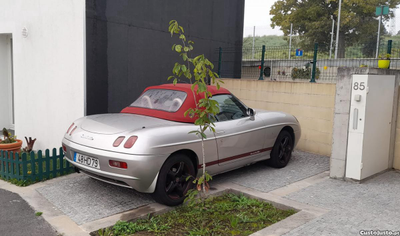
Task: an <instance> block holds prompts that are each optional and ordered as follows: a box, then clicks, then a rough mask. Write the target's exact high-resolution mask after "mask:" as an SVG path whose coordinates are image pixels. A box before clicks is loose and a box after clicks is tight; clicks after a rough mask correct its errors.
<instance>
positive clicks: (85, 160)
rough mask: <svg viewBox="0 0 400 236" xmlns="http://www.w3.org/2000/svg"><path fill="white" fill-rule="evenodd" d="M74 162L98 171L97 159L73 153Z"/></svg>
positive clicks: (98, 163)
mask: <svg viewBox="0 0 400 236" xmlns="http://www.w3.org/2000/svg"><path fill="white" fill-rule="evenodd" d="M74 161H75V162H77V163H79V164H82V165H85V166H90V167H92V168H96V169H100V162H99V159H97V158H94V157H89V156H86V155H82V154H79V153H75V156H74Z"/></svg>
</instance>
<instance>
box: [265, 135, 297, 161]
mask: <svg viewBox="0 0 400 236" xmlns="http://www.w3.org/2000/svg"><path fill="white" fill-rule="evenodd" d="M293 145H294V142H293V138H292V135H290V133H289V132H288V131H286V130H282V131H281V132H280V133H279V135H278V138H276V141H275V144H274V147H273V148H272V151H271V158H270V159H268V160H267V164H268V165H270V166H272V167H275V168H283V167H285V166H286V165H287V164H288V163H289V160H290V157H291V156H292V151H293Z"/></svg>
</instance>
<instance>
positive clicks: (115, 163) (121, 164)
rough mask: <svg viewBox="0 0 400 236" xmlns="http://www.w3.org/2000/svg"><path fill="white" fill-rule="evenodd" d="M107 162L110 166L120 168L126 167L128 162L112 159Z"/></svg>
mask: <svg viewBox="0 0 400 236" xmlns="http://www.w3.org/2000/svg"><path fill="white" fill-rule="evenodd" d="M108 164H109V165H110V166H112V167H116V168H120V169H128V164H127V163H126V162H123V161H113V160H109V161H108Z"/></svg>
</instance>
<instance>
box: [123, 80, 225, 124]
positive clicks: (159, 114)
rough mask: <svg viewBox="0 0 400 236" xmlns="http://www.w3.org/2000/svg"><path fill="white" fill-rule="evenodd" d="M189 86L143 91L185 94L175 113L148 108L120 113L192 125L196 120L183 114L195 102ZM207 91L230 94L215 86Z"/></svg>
mask: <svg viewBox="0 0 400 236" xmlns="http://www.w3.org/2000/svg"><path fill="white" fill-rule="evenodd" d="M191 86H192V85H191V84H176V85H173V84H162V85H157V86H150V87H147V88H146V89H145V90H144V91H143V93H144V92H146V91H147V90H150V89H168V90H177V91H183V92H185V93H186V94H187V97H186V99H185V101H184V102H183V104H182V106H181V107H180V108H179V109H178V110H177V111H176V112H168V111H161V110H155V109H149V108H140V107H126V108H124V109H123V110H122V111H121V113H130V114H138V115H144V116H151V117H156V118H160V119H165V120H171V121H177V122H187V123H194V121H195V120H196V118H190V117H189V116H186V117H185V116H184V113H185V112H186V111H187V110H188V109H189V108H195V107H196V104H195V100H194V97H193V92H192V90H191ZM207 87H208V91H210V92H211V94H212V95H213V96H214V95H218V94H231V93H230V92H229V90H227V89H225V88H220V89H217V87H216V86H211V85H208V86H207ZM195 96H196V101H198V100H200V99H201V98H202V97H203V96H200V94H196V93H195Z"/></svg>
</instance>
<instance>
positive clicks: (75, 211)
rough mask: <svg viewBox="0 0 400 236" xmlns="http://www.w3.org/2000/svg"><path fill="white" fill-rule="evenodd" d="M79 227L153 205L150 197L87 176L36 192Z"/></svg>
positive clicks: (69, 179) (64, 181) (81, 175)
mask: <svg viewBox="0 0 400 236" xmlns="http://www.w3.org/2000/svg"><path fill="white" fill-rule="evenodd" d="M37 191H38V192H39V193H40V194H42V195H43V196H44V197H45V198H47V199H48V200H49V201H50V202H51V203H53V204H54V205H55V206H56V207H57V208H58V209H59V210H61V211H62V212H64V214H66V215H67V216H69V217H70V218H71V219H72V220H73V221H75V222H76V223H77V224H78V225H82V224H84V223H87V222H90V221H94V220H98V219H101V218H104V217H107V216H111V215H114V214H117V213H121V212H124V211H128V210H131V209H134V208H137V207H140V206H144V205H147V204H149V203H152V202H154V201H153V199H152V198H151V196H150V195H148V194H142V193H139V192H136V191H135V190H132V189H127V188H123V187H118V186H114V185H111V184H107V183H104V182H101V181H98V180H95V179H92V178H90V177H88V176H86V175H84V174H80V175H79V176H77V177H74V178H68V179H65V180H62V181H60V182H57V183H54V184H52V185H49V186H45V187H42V188H39V189H37Z"/></svg>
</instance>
